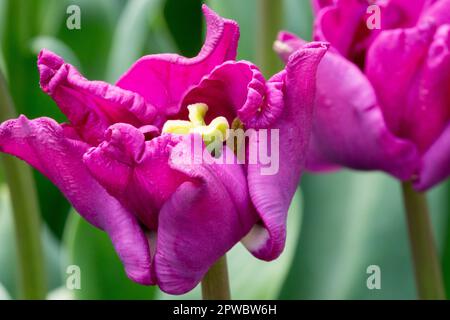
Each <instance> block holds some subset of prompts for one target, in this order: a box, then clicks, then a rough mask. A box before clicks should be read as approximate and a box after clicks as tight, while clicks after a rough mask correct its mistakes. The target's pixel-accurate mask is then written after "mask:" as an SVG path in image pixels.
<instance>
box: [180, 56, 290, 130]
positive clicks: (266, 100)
mask: <svg viewBox="0 0 450 320" xmlns="http://www.w3.org/2000/svg"><path fill="white" fill-rule="evenodd" d="M281 87H282V83H281V82H280V81H278V82H276V81H270V82H268V83H266V80H265V79H264V76H263V75H262V74H261V72H260V71H259V69H258V68H257V67H256V66H255V65H253V64H252V63H250V62H247V61H237V62H236V61H228V62H225V63H224V64H222V65H220V66H218V67H217V68H215V69H214V70H213V71H212V72H211V73H210V74H209V75H207V76H205V77H204V78H203V79H202V80H201V82H200V83H199V85H198V86H196V87H195V88H194V89H192V90H191V91H189V92H188V93H187V94H186V96H185V98H184V99H183V103H182V105H183V106H188V105H190V104H194V103H200V102H202V103H206V104H207V105H208V107H209V108H208V114H207V118H206V121H207V122H209V121H211V120H212V119H214V118H216V117H218V116H224V117H226V118H227V119H228V121H229V123H231V122H232V121H233V120H234V118H236V117H239V119H240V120H241V121H242V123H243V124H244V125H245V128H254V129H257V128H267V127H269V126H270V125H271V124H272V123H273V122H274V121H275V120H276V119H277V118H278V117H279V115H280V113H281V111H282V109H283V95H282V92H281V89H280V88H281ZM183 109H185V110H187V108H183ZM181 118H187V113H186V111H184V112H183V113H181Z"/></svg>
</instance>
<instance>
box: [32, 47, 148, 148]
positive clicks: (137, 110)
mask: <svg viewBox="0 0 450 320" xmlns="http://www.w3.org/2000/svg"><path fill="white" fill-rule="evenodd" d="M38 68H39V73H40V84H41V87H42V89H43V90H44V91H45V92H46V93H47V94H49V95H50V96H51V97H52V98H53V99H54V100H55V102H56V103H57V104H58V106H59V107H60V109H61V111H62V112H63V113H64V114H65V115H66V116H67V118H68V119H69V120H70V124H71V125H72V126H73V127H74V128H75V130H76V131H77V132H78V133H79V135H80V136H81V137H82V138H83V139H84V140H85V141H87V142H89V143H90V144H94V145H95V144H97V143H98V142H100V141H101V140H102V139H103V135H104V132H105V130H106V129H107V128H108V127H109V126H110V125H111V124H113V123H115V122H126V123H130V124H133V125H135V126H142V125H144V124H148V123H150V122H151V121H152V120H153V119H154V117H155V109H154V108H153V107H151V106H150V105H148V104H146V103H145V101H144V99H143V98H142V97H141V96H139V95H138V94H136V93H133V92H131V91H127V90H123V89H121V88H119V87H115V86H112V85H110V84H108V83H105V82H101V81H88V80H86V79H85V78H83V77H82V76H81V75H80V74H79V72H78V71H77V70H76V69H75V67H73V66H72V65H70V64H66V63H64V60H63V59H62V58H61V57H59V56H57V55H56V54H54V53H52V52H50V51H48V50H45V49H44V50H42V51H41V53H40V54H39V58H38Z"/></svg>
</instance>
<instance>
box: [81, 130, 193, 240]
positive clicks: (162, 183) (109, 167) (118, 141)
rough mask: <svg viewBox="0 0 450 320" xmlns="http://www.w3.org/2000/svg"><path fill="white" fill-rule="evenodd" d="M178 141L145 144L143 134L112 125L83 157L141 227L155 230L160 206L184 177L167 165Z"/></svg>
mask: <svg viewBox="0 0 450 320" xmlns="http://www.w3.org/2000/svg"><path fill="white" fill-rule="evenodd" d="M178 141H179V138H177V137H172V136H170V135H165V136H162V137H158V138H154V139H152V140H150V141H147V142H146V141H145V137H144V134H143V133H142V132H141V131H140V130H138V129H136V128H135V127H133V126H131V125H128V124H115V125H113V126H111V127H110V128H109V129H108V131H107V132H106V139H105V141H104V142H102V143H101V144H100V145H99V146H98V147H95V148H92V149H90V150H89V152H87V153H86V155H85V156H84V161H85V164H86V166H87V167H88V168H89V170H90V172H91V174H92V175H93V176H94V177H95V178H96V179H97V180H98V181H99V182H100V183H101V184H102V185H103V186H104V187H105V188H106V190H107V191H108V192H109V193H110V194H111V195H113V196H114V197H115V198H117V199H118V200H119V201H120V202H121V203H122V204H123V205H124V206H125V207H126V208H128V209H129V210H130V211H131V212H133V213H134V214H136V215H137V216H138V217H139V219H140V221H141V222H142V223H143V224H145V226H146V227H147V228H148V229H150V230H153V231H156V230H157V226H158V213H159V210H160V209H161V207H162V206H163V204H164V202H165V201H166V200H167V199H168V198H169V197H170V196H171V195H172V193H173V192H175V190H176V189H177V188H178V186H179V185H180V184H181V183H183V182H185V181H187V180H188V177H186V176H185V175H183V174H182V173H180V172H178V171H176V170H173V169H172V168H171V167H170V166H169V163H168V160H169V156H170V152H171V149H172V148H173V146H174V145H176V144H177V143H178Z"/></svg>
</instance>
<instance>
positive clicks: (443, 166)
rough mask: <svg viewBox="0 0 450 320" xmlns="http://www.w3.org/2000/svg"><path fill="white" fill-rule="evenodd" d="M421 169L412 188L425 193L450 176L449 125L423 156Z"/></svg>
mask: <svg viewBox="0 0 450 320" xmlns="http://www.w3.org/2000/svg"><path fill="white" fill-rule="evenodd" d="M422 161H423V162H422V169H421V171H420V174H419V177H418V179H417V180H416V181H415V182H414V187H415V188H416V189H417V190H418V191H426V190H428V189H429V188H431V187H433V186H435V185H437V184H438V183H440V182H442V181H443V180H444V179H446V178H448V176H449V175H450V124H448V125H447V127H446V129H445V130H444V132H443V133H442V134H441V136H440V137H439V138H438V139H437V140H436V142H435V143H434V144H433V145H432V146H431V147H430V149H429V150H428V151H427V152H426V153H425V154H424V156H423V160H422Z"/></svg>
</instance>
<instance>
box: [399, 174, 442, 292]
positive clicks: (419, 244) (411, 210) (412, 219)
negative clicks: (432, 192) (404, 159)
mask: <svg viewBox="0 0 450 320" xmlns="http://www.w3.org/2000/svg"><path fill="white" fill-rule="evenodd" d="M403 199H404V203H405V210H406V217H407V221H408V229H409V239H410V244H411V250H412V257H413V261H414V271H415V277H416V285H417V291H418V296H419V299H423V300H441V299H445V293H444V286H443V280H442V270H441V265H440V262H439V258H438V254H437V250H436V247H435V244H434V239H433V234H432V229H431V223H430V218H429V213H428V205H427V199H426V196H425V194H423V193H418V192H416V191H415V190H414V188H413V186H412V184H411V183H410V182H406V183H403Z"/></svg>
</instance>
